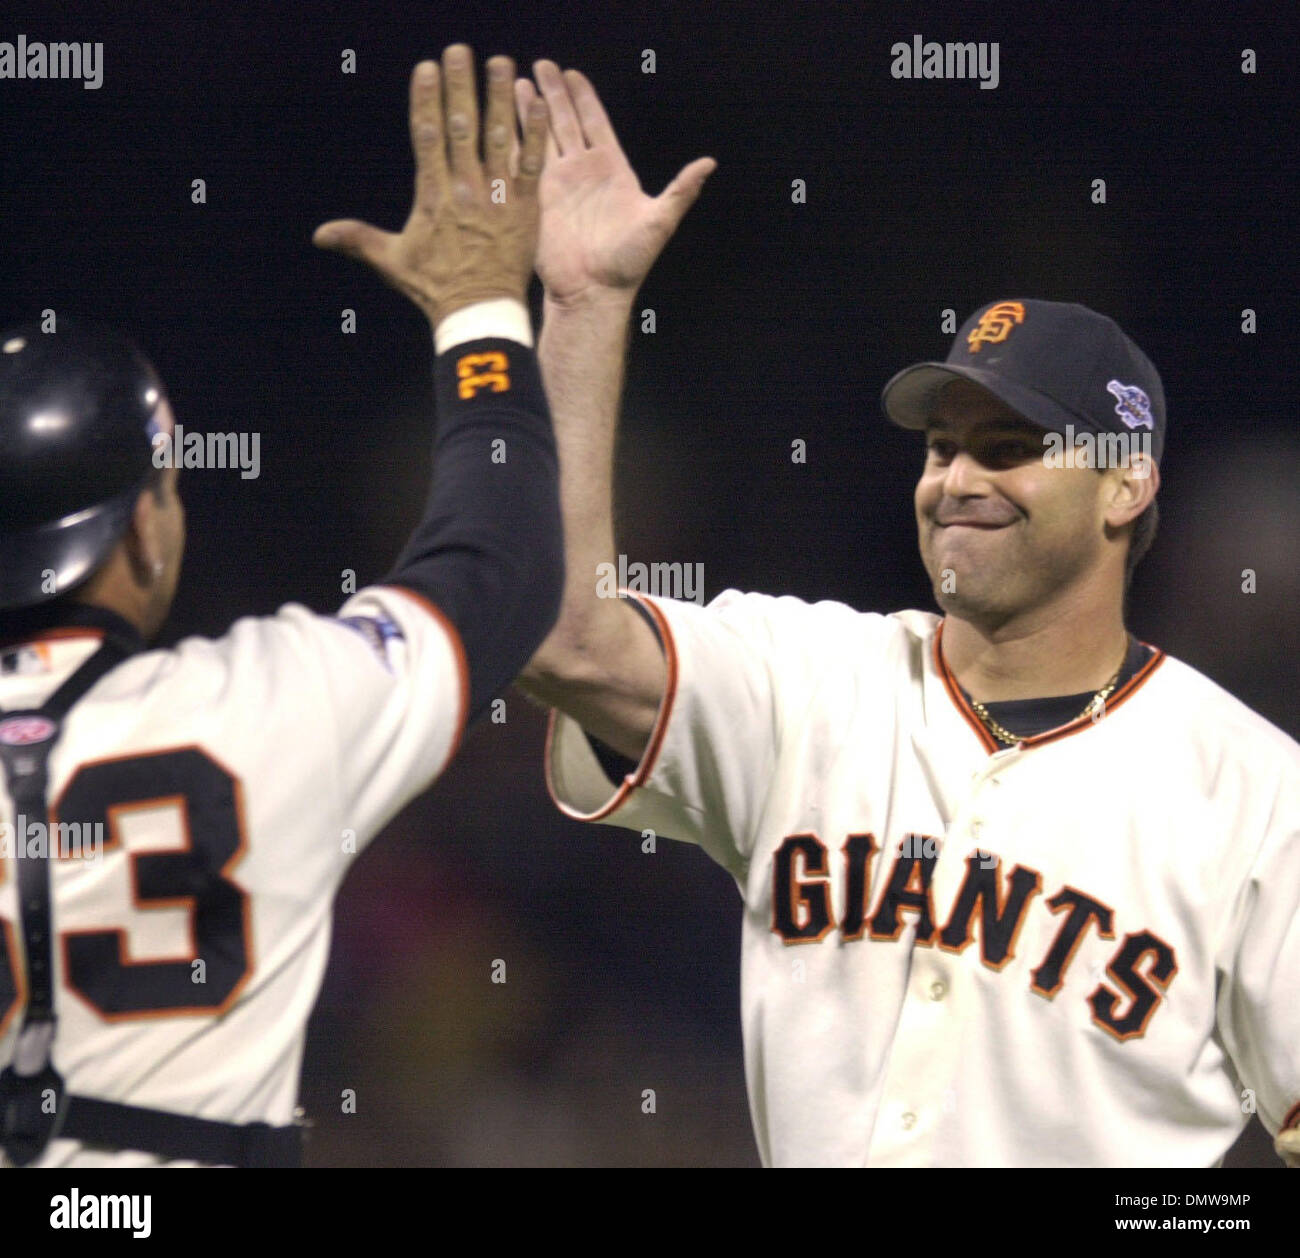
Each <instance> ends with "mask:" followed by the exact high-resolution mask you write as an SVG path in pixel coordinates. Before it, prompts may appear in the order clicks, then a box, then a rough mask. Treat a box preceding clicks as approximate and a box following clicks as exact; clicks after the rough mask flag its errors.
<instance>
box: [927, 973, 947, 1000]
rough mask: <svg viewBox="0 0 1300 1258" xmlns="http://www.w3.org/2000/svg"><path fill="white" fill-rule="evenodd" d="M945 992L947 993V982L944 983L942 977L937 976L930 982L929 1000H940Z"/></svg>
mask: <svg viewBox="0 0 1300 1258" xmlns="http://www.w3.org/2000/svg"><path fill="white" fill-rule="evenodd" d="M947 994H948V984H947V983H945V982H944V981H943V980H942V979H938V978H937V979H935V980H934V982H933V983H931V984H930V999H931V1000H942V999H943V998H944V997H945V996H946V995H947Z"/></svg>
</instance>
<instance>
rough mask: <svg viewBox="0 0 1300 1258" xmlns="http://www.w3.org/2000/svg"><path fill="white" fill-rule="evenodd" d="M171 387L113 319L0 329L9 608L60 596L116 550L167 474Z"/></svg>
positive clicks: (0, 505) (2, 594)
mask: <svg viewBox="0 0 1300 1258" xmlns="http://www.w3.org/2000/svg"><path fill="white" fill-rule="evenodd" d="M164 397H165V392H164V390H163V386H162V381H161V380H160V379H159V377H158V373H157V372H156V371H155V370H154V368H153V366H152V364H150V362H149V361H148V359H146V358H145V357H144V355H143V354H142V353H141V352H140V350H139V349H138V348H137V347H136V346H135V345H134V344H133V343H132V342H131V341H130V340H129V339H127V338H126V337H125V336H122V335H121V334H120V333H118V332H116V331H114V330H113V329H111V328H109V327H106V326H104V325H102V324H99V323H94V322H91V321H83V320H62V321H60V324H59V326H58V329H57V330H56V331H53V332H46V331H45V330H44V329H43V328H42V327H41V326H40V325H38V324H27V325H23V326H20V327H15V328H10V329H8V330H6V331H4V332H0V466H3V467H4V469H5V480H6V489H7V492H6V493H5V494H4V495H3V497H2V498H0V555H3V563H0V608H9V607H24V606H30V605H33V604H36V603H42V602H46V601H48V600H49V599H52V598H57V597H58V596H59V595H61V594H65V593H67V592H68V591H69V590H71V589H73V588H74V587H75V586H77V585H79V584H80V583H81V582H82V581H84V580H85V579H86V578H87V577H89V576H90V574H91V573H92V572H93V571H94V570H95V569H96V568H97V567H98V566H99V565H100V564H101V563H102V562H103V561H104V559H105V558H107V556H108V554H109V552H110V551H111V550H112V549H113V547H114V545H116V543H117V541H118V538H119V537H120V536H121V534H122V532H123V530H124V529H125V528H126V525H127V523H128V521H129V520H130V515H131V510H132V508H133V506H134V504H135V500H136V497H137V496H138V494H139V493H140V491H141V490H142V489H143V488H144V486H145V485H146V484H147V483H148V480H149V478H150V477H151V476H152V475H154V474H155V471H156V469H155V468H154V465H153V449H154V447H153V436H154V434H155V433H156V432H158V431H161V430H160V428H159V425H158V421H157V418H156V414H157V411H158V407H159V405H160V403H161V402H162V400H163V399H164Z"/></svg>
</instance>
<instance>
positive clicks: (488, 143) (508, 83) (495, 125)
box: [483, 57, 515, 179]
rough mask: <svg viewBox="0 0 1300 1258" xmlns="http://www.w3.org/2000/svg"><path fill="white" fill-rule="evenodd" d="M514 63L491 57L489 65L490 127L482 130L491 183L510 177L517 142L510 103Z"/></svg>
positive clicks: (488, 111) (484, 152) (512, 104)
mask: <svg viewBox="0 0 1300 1258" xmlns="http://www.w3.org/2000/svg"><path fill="white" fill-rule="evenodd" d="M514 79H515V63H514V62H513V61H512V60H511V59H510V58H509V57H489V58H488V63H487V124H486V125H485V126H484V128H483V159H484V161H483V164H484V167H485V168H486V170H487V176H488V178H489V179H504V178H505V177H506V176H507V175H508V174H509V173H510V152H511V148H512V147H513V145H512V141H514V138H515V105H514V101H513V100H512V99H511V96H512V91H513V87H514Z"/></svg>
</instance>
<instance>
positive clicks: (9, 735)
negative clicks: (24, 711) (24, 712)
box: [0, 716, 59, 747]
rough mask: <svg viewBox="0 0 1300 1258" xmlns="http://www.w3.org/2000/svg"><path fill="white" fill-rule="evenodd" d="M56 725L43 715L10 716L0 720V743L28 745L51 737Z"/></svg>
mask: <svg viewBox="0 0 1300 1258" xmlns="http://www.w3.org/2000/svg"><path fill="white" fill-rule="evenodd" d="M58 728H59V727H58V726H57V725H55V723H54V722H53V721H51V720H49V719H48V718H47V717H44V716H11V717H10V718H9V719H8V720H7V721H0V743H4V745H5V746H6V747H30V746H31V745H32V744H33V743H43V742H45V740H46V739H47V738H52V737H53V736H54V734H55V732H56V731H57V730H58Z"/></svg>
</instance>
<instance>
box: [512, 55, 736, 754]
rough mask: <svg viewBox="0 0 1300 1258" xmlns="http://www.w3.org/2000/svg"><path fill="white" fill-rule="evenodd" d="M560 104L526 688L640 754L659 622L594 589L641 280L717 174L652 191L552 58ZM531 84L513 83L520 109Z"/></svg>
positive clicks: (691, 175) (547, 88)
mask: <svg viewBox="0 0 1300 1258" xmlns="http://www.w3.org/2000/svg"><path fill="white" fill-rule="evenodd" d="M535 72H536V75H537V82H538V85H539V86H540V88H541V90H542V94H543V95H544V97H545V98H546V103H547V105H548V106H549V108H550V113H551V134H550V139H549V142H548V146H547V161H546V168H545V171H544V172H543V175H542V181H541V188H540V198H541V207H542V223H541V239H540V242H539V245H538V253H537V273H538V275H539V276H540V277H541V279H542V283H543V285H544V286H545V288H546V302H545V310H544V320H543V325H542V334H541V341H540V345H539V351H538V357H539V361H540V363H541V368H542V378H543V380H544V382H545V385H546V393H547V397H548V400H549V402H550V406H551V414H552V417H553V421H554V424H555V438H556V445H557V448H558V450H559V456H560V494H561V503H562V511H563V517H564V533H565V564H566V574H567V575H566V581H565V589H564V596H563V601H562V603H561V610H560V618H559V621H558V622H557V624H556V626H555V628H554V630H552V632H551V635H550V636H549V637H548V638H547V639H546V641H545V642H544V643H543V644H542V646H541V647H540V648H539V650H538V651H537V653H536V654H535V655H534V656H533V658H532V660H531V661H530V662H529V664H528V666H527V668H526V669H525V670H524V673H523V675H522V676H521V677H520V679H519V685H520V688H521V689H523V690H524V691H525V693H527V694H529V695H531V696H533V697H534V698H536V699H538V700H540V701H541V702H543V703H545V704H547V705H549V706H551V707H556V708H559V709H560V710H561V711H563V712H565V713H567V714H568V715H569V716H572V717H573V718H574V719H575V720H576V721H578V723H579V724H581V725H582V726H583V728H584V729H586V730H587V731H588V732H590V733H591V734H593V735H594V736H595V737H597V738H599V739H600V740H601V741H602V742H604V743H607V744H608V745H609V746H611V747H613V748H614V749H615V750H616V751H619V752H621V753H622V754H623V755H625V756H631V757H633V758H635V759H639V758H640V756H641V754H642V752H643V751H644V749H645V745H646V743H647V741H648V740H649V737H650V731H651V729H652V727H653V725H654V720H655V714H656V713H657V712H658V710H659V706H660V703H661V702H662V699H663V695H664V687H665V685H666V682H667V666H666V663H665V661H664V657H663V653H662V651H661V650H660V647H659V644H658V642H657V641H656V639H655V635H654V632H653V631H652V630H651V628H650V626H649V625H648V624H647V623H646V622H645V620H644V619H643V618H642V617H641V616H640V615H639V614H638V613H637V612H636V611H635V610H634V609H633V608H632V607H631V606H630V605H629V604H628V603H627V602H625V601H624V600H622V599H617V598H601V597H599V596H598V594H597V567H598V565H599V564H602V563H614V562H616V559H617V555H616V550H615V542H614V521H613V505H612V497H613V465H614V443H615V438H616V432H617V427H618V409H619V397H620V393H621V390H622V385H623V359H624V353H625V352H626V346H627V338H628V324H629V321H630V318H631V311H632V303H633V300H634V298H635V296H636V290H637V288H638V287H639V286H640V283H641V281H642V280H643V279H644V278H645V275H646V273H647V272H648V271H649V269H650V267H651V265H652V264H653V263H654V260H655V258H656V257H657V256H658V255H659V252H660V250H661V249H662V248H663V246H664V245H665V244H666V243H667V241H668V239H669V237H670V236H671V235H672V233H673V231H674V230H675V229H676V227H677V224H678V223H679V222H680V221H681V219H682V216H683V215H684V214H685V213H686V211H687V209H689V207H690V205H691V204H692V202H694V200H695V198H696V197H697V196H698V195H699V192H700V189H701V188H702V187H703V185H704V180H705V179H706V178H707V177H708V175H709V174H710V173H711V172H712V170H713V168H714V162H713V160H712V159H711V158H700V159H698V160H697V161H695V162H692V163H691V164H690V165H689V166H687V167H686V168H685V169H684V170H683V171H682V172H681V173H680V174H679V175H678V176H677V178H676V179H674V180H673V181H672V183H671V184H669V186H668V187H667V188H666V189H665V190H664V192H663V193H661V194H660V195H659V196H658V197H649V196H647V195H646V194H645V193H644V192H642V191H641V185H640V183H639V181H638V180H637V177H636V175H635V174H634V173H633V171H632V168H631V167H630V166H629V164H628V161H627V158H626V157H625V156H624V155H623V151H622V149H621V148H620V147H619V144H618V139H617V137H616V136H615V135H614V131H613V128H612V127H611V126H610V124H609V119H608V118H607V117H606V115H605V111H604V108H603V107H602V106H601V103H600V100H599V98H598V97H597V96H596V93H595V90H594V89H593V88H592V86H591V84H590V83H589V82H588V81H587V79H586V78H584V77H583V76H582V75H581V74H578V73H577V72H576V71H573V70H568V71H565V73H564V75H563V76H561V74H560V72H559V69H558V67H556V66H555V65H554V64H553V63H552V62H548V61H540V62H538V63H537V65H536V67H535ZM533 96H534V91H533V87H532V84H531V83H529V82H528V81H527V80H520V81H519V83H517V84H516V103H517V104H518V106H519V110H520V113H521V115H522V114H525V113H526V111H527V108H528V106H529V104H530V103H531V101H532V99H533Z"/></svg>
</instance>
